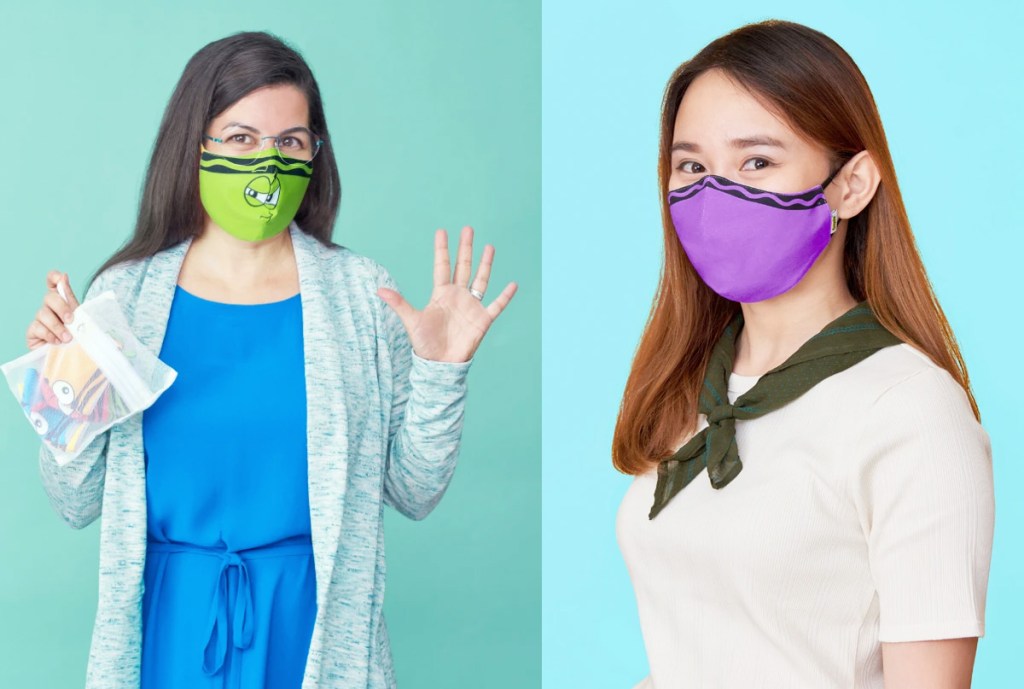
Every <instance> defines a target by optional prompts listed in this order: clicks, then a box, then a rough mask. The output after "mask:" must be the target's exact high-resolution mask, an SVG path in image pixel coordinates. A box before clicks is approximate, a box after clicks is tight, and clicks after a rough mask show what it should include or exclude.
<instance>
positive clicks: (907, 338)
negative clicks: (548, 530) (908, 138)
mask: <svg viewBox="0 0 1024 689" xmlns="http://www.w3.org/2000/svg"><path fill="white" fill-rule="evenodd" d="M711 69H720V70H723V71H724V72H725V73H726V74H727V75H728V76H730V77H731V78H733V79H735V80H736V81H737V82H738V83H739V84H741V85H742V86H744V87H745V88H747V89H748V90H749V91H750V92H751V93H752V94H754V95H755V96H756V97H758V98H759V99H760V100H761V101H762V102H763V103H764V105H765V106H766V107H768V108H769V109H771V110H773V111H775V112H776V113H777V114H779V115H780V116H781V117H782V118H783V119H784V120H787V121H788V122H789V123H790V125H791V126H792V127H793V128H794V130H795V131H797V132H799V133H802V134H803V135H805V136H806V137H808V138H809V139H811V140H813V141H816V142H818V143H819V144H821V145H822V146H824V147H825V148H826V149H827V150H828V151H830V152H831V154H832V156H833V162H834V163H835V164H836V165H838V164H839V163H841V162H843V161H844V160H847V159H849V158H850V157H852V156H853V155H855V154H857V153H859V152H860V151H863V150H867V151H868V152H869V153H870V155H871V157H872V158H873V159H874V162H875V163H876V164H877V166H878V169H879V172H880V174H881V182H880V183H879V185H878V189H877V191H876V193H875V196H874V198H873V199H872V200H871V202H870V203H869V204H868V205H867V207H866V208H865V209H864V210H863V211H862V212H861V213H859V214H858V215H857V216H855V217H853V218H850V219H849V220H848V225H847V233H846V245H845V247H844V270H845V274H846V282H847V285H848V286H849V289H850V292H851V294H852V295H853V297H854V298H855V299H857V300H858V301H860V300H864V299H867V300H868V302H869V303H870V304H871V307H872V308H873V310H874V312H875V314H876V315H877V316H878V319H879V321H881V323H882V324H883V325H884V326H885V327H886V328H887V329H888V330H889V331H891V332H892V333H893V334H895V335H896V336H897V337H899V338H900V339H901V340H903V341H904V342H907V343H909V344H912V345H914V346H915V347H917V348H918V349H920V350H922V351H924V352H925V353H927V354H928V355H929V356H930V357H931V358H932V360H933V361H935V363H936V364H937V365H939V366H941V367H942V368H944V369H946V370H947V371H949V373H950V374H951V375H952V376H953V378H954V379H956V381H957V382H958V383H960V385H961V386H962V387H963V389H964V390H965V391H966V393H967V396H968V399H969V400H970V403H971V407H972V409H973V410H974V414H975V416H976V417H978V418H979V419H980V414H979V411H978V406H977V403H976V402H975V400H974V396H973V394H972V393H971V388H970V383H969V380H968V376H967V368H966V366H965V364H964V361H963V357H962V356H961V354H960V350H959V347H958V346H957V343H956V339H955V338H954V336H953V332H952V330H951V329H950V326H949V323H948V322H947V320H946V317H945V315H944V314H943V312H942V308H941V307H940V306H939V303H938V300H937V299H936V297H935V293H934V291H933V289H932V286H931V283H930V282H929V280H928V277H927V275H926V273H925V269H924V266H923V264H922V263H921V257H920V255H919V254H918V250H917V246H916V243H915V241H914V235H913V233H912V232H911V229H910V220H909V219H908V217H907V211H906V208H905V207H904V205H903V199H902V197H901V196H900V191H899V187H898V185H897V183H896V171H895V168H894V166H893V162H892V156H891V155H890V153H889V145H888V143H887V142H886V138H885V132H884V130H883V129H882V121H881V117H880V116H879V114H878V108H877V107H876V105H875V100H874V97H873V96H872V95H871V89H870V88H868V84H867V81H865V79H864V76H863V75H862V74H861V72H860V70H859V69H858V68H857V65H856V64H855V63H854V62H853V59H852V58H851V57H850V56H849V55H848V54H847V53H846V51H845V50H843V49H842V48H841V47H840V46H839V45H838V44H837V43H836V42H835V41H833V40H832V39H831V38H829V37H828V36H826V35H824V34H822V33H820V32H818V31H815V30H814V29H811V28H808V27H806V26H802V25H800V24H795V23H792V22H785V21H776V20H770V21H765V22H761V23H757V24H750V25H747V26H743V27H741V28H739V29H737V30H735V31H733V32H732V33H729V34H727V35H725V36H722V37H721V38H719V39H717V40H715V41H713V42H712V43H710V44H709V45H708V46H707V47H705V48H704V49H703V50H701V51H700V52H699V53H697V55H696V56H694V57H693V59H691V60H689V61H687V62H685V63H683V64H682V65H680V66H679V68H678V69H676V70H675V72H674V73H673V74H672V76H671V78H670V79H669V81H668V85H667V87H666V89H665V97H664V100H663V103H662V112H661V143H660V150H659V156H658V178H659V179H658V183H659V188H658V192H659V197H660V198H661V203H662V206H661V211H662V230H663V235H664V246H665V258H664V264H663V266H662V270H661V278H660V284H659V286H658V291H657V294H656V296H655V298H654V303H653V305H652V308H651V313H650V315H649V317H648V321H647V325H646V326H645V329H644V333H643V336H642V338H641V340H640V344H639V346H638V348H637V351H636V355H635V357H634V360H633V367H632V370H631V371H630V374H629V378H628V380H627V383H626V389H625V392H624V394H623V398H622V404H621V406H620V409H619V417H618V421H617V423H616V426H615V434H614V438H613V440H612V458H613V463H614V465H615V467H616V468H617V469H619V470H620V471H623V472H625V473H630V474H637V473H642V472H644V471H646V470H648V469H649V468H650V467H651V464H652V462H657V461H658V460H660V459H662V458H664V457H665V456H667V455H668V454H671V452H672V451H673V450H674V449H675V443H676V442H677V441H678V440H679V438H680V437H681V436H682V435H683V434H685V433H689V432H692V431H693V430H695V429H696V422H697V412H698V403H697V400H698V395H699V393H700V389H701V386H702V385H703V380H704V373H705V368H706V367H707V363H708V359H709V358H710V355H711V351H712V348H713V347H714V344H715V342H716V341H717V340H718V337H719V336H720V335H721V333H722V331H723V329H724V328H725V326H726V324H727V323H728V322H729V320H730V319H731V318H732V317H733V316H734V315H735V313H736V312H737V311H738V310H739V305H738V304H736V303H735V302H732V301H729V300H726V299H724V298H722V297H720V296H719V295H718V294H716V293H715V292H713V291H712V290H711V289H710V288H708V287H707V286H706V285H705V284H704V282H703V281H702V280H701V279H700V277H699V276H698V274H697V273H696V271H695V270H694V268H693V265H692V264H691V263H690V261H689V259H688V258H687V257H686V254H685V252H684V251H683V249H682V246H681V244H680V243H679V240H678V238H677V237H676V233H675V230H674V228H673V225H672V221H671V217H670V215H669V210H668V203H667V200H666V195H665V194H664V193H663V192H664V190H665V189H666V185H667V183H668V179H669V175H670V173H671V167H670V165H671V162H670V156H671V146H672V136H673V128H674V124H675V118H676V112H677V110H678V108H679V104H680V103H681V102H682V99H683V94H684V93H686V89H687V88H688V87H689V85H690V84H691V83H692V82H693V80H694V79H695V78H696V77H697V76H699V75H700V74H702V73H704V72H707V71H708V70H711Z"/></svg>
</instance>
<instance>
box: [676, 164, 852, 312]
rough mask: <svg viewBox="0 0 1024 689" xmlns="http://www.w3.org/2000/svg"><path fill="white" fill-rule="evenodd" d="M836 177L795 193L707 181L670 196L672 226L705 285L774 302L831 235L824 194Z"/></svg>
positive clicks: (832, 214)
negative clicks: (782, 192) (781, 192)
mask: <svg viewBox="0 0 1024 689" xmlns="http://www.w3.org/2000/svg"><path fill="white" fill-rule="evenodd" d="M836 172H838V170H837V171H836ZM835 174H836V173H835V172H833V173H832V174H831V175H829V177H828V179H826V180H825V181H824V182H822V183H821V184H820V185H818V186H816V187H814V188H812V189H808V190H807V191H804V192H801V193H799V194H776V193H774V192H771V191H765V190H763V189H755V188H754V187H748V186H745V185H743V184H738V183H736V182H732V181H730V180H728V179H726V178H725V177H718V176H717V175H705V176H704V177H701V178H700V179H699V180H697V181H696V182H694V183H693V184H688V185H686V186H685V187H681V188H679V189H676V190H674V191H670V192H669V193H668V203H669V212H670V214H671V216H672V224H673V225H675V228H676V234H677V235H679V241H680V242H682V244H683V249H684V250H685V251H686V255H687V256H688V257H689V259H690V262H691V263H692V264H693V267H694V268H695V269H696V270H697V273H698V274H699V275H700V277H701V279H702V280H704V282H705V283H706V284H707V286H708V287H710V288H711V289H713V290H714V291H715V292H717V293H718V294H720V295H722V296H723V297H725V298H726V299H731V300H732V301H739V302H747V303H749V302H755V301H763V300H765V299H771V298H772V297H777V296H778V295H780V294H782V293H783V292H785V291H786V290H788V289H790V288H791V287H793V285H795V284H796V283H798V282H800V279H801V278H802V277H803V276H804V275H805V274H806V273H807V271H808V270H810V268H811V266H812V265H813V264H814V261H815V260H816V259H817V258H818V256H819V255H821V252H822V251H824V250H825V247H826V246H827V245H828V242H829V239H830V238H831V237H832V235H833V234H834V233H835V231H836V224H837V223H838V216H837V215H836V211H832V210H829V207H828V203H827V202H826V201H825V192H824V189H825V187H826V186H827V185H828V183H829V182H831V181H832V178H833V177H834V176H835Z"/></svg>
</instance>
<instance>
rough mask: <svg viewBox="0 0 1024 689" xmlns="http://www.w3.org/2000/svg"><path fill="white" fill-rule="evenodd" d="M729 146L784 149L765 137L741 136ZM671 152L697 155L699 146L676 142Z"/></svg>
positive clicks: (771, 138) (780, 144)
mask: <svg viewBox="0 0 1024 689" xmlns="http://www.w3.org/2000/svg"><path fill="white" fill-rule="evenodd" d="M729 145H730V146H732V147H733V148H751V147H753V146H775V147H776V148H785V147H786V146H785V144H783V143H782V142H781V141H779V140H778V139H775V138H773V137H770V136H766V135H763V134H762V135H756V136H742V137H739V138H736V139H732V140H731V141H730V142H729ZM672 150H673V151H688V152H690V153H699V152H700V146H699V145H697V144H695V143H693V142H691V141H676V142H675V143H673V144H672Z"/></svg>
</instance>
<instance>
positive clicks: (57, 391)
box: [53, 380, 75, 404]
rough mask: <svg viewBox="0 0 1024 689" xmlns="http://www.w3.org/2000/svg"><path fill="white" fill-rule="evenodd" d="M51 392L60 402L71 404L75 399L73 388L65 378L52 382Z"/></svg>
mask: <svg viewBox="0 0 1024 689" xmlns="http://www.w3.org/2000/svg"><path fill="white" fill-rule="evenodd" d="M53 394H54V396H55V397H56V398H57V401H58V402H60V403H61V404H71V403H72V402H74V401H75V388H74V387H72V385H71V383H69V382H68V381H66V380H55V381H54V382H53Z"/></svg>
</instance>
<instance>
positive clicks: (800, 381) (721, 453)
mask: <svg viewBox="0 0 1024 689" xmlns="http://www.w3.org/2000/svg"><path fill="white" fill-rule="evenodd" d="M742 325H743V314H742V312H740V313H737V314H736V317H735V318H733V320H732V321H731V322H730V323H729V325H728V326H726V328H725V330H724V331H723V332H722V336H721V337H720V338H719V339H718V342H717V343H716V344H715V348H714V350H713V351H712V353H711V359H710V361H709V362H708V367H707V371H706V372H705V374H704V389H703V390H702V391H701V396H700V400H699V402H698V409H699V411H700V413H702V414H705V415H706V416H707V422H708V426H707V428H705V429H703V430H702V431H701V432H700V433H697V434H696V435H695V436H693V438H691V439H690V440H689V442H687V443H686V444H685V445H683V447H681V448H680V449H679V450H678V451H676V453H675V454H673V455H672V456H671V457H668V458H666V459H664V460H662V461H661V463H660V464H659V465H658V485H657V487H656V488H655V491H654V505H653V506H652V507H651V513H650V518H651V519H654V517H655V516H656V515H657V514H658V512H660V511H661V510H662V508H664V507H665V505H666V504H667V503H668V501H669V500H671V499H672V498H673V497H674V496H675V494H676V493H678V492H679V491H681V490H682V489H683V488H685V487H686V486H687V485H688V484H689V483H690V481H692V480H693V479H694V477H695V476H696V475H697V473H698V472H699V471H700V470H701V469H703V468H705V467H707V470H708V478H710V479H711V485H712V486H714V487H715V488H722V487H724V486H727V485H728V484H729V482H730V481H732V480H733V479H734V478H736V475H737V474H739V473H740V470H741V469H742V468H743V463H742V462H740V455H739V449H738V448H737V447H736V420H737V419H755V418H757V417H759V416H763V415H765V414H767V413H768V412H771V411H774V410H776V409H778V408H780V407H782V406H784V405H786V404H788V403H790V402H792V401H793V400H795V399H796V398H797V397H799V396H800V395H802V394H804V393H805V392H807V391H808V390H810V389H811V388H813V387H814V386H815V385H817V384H818V383H820V382H821V381H822V380H824V379H825V378H828V377H829V376H831V375H832V374H833V373H839V372H840V371H844V370H846V369H848V368H849V367H851V366H853V365H854V364H856V363H857V362H859V361H862V360H864V359H866V358H868V357H869V356H871V355H872V354H874V353H875V352H877V351H878V350H879V349H882V348H884V347H889V346H891V345H896V344H899V343H900V340H899V339H898V338H897V337H896V336H895V335H893V334H892V333H890V332H889V331H888V330H886V329H885V328H884V327H883V326H882V325H881V324H880V323H879V322H878V320H877V319H876V318H875V314H874V313H873V312H872V311H871V307H870V306H868V303H867V302H866V301H862V302H861V303H859V304H857V305H856V306H855V307H853V308H852V309H850V310H849V311H847V312H846V313H844V314H843V315H842V316H840V317H839V318H837V319H835V320H834V321H832V322H831V323H829V324H828V325H826V326H825V327H824V328H823V329H822V330H821V332H819V333H818V334H817V335H815V336H814V337H812V338H811V339H809V340H808V341H807V342H805V343H804V344H803V345H802V346H801V347H800V349H798V350H796V352H794V353H793V355H792V356H791V357H789V358H788V359H786V361H784V362H783V363H781V364H779V365H778V366H776V367H775V368H773V369H772V370H770V371H768V372H767V373H765V374H764V375H763V376H761V378H760V379H759V380H758V381H757V383H756V384H755V385H754V387H752V388H751V389H750V390H748V391H747V392H746V393H745V394H743V395H742V396H740V397H739V399H737V400H736V402H735V404H729V397H728V385H729V374H730V373H731V372H732V364H733V359H734V358H735V354H736V337H737V336H738V334H739V332H740V328H741V327H742Z"/></svg>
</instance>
